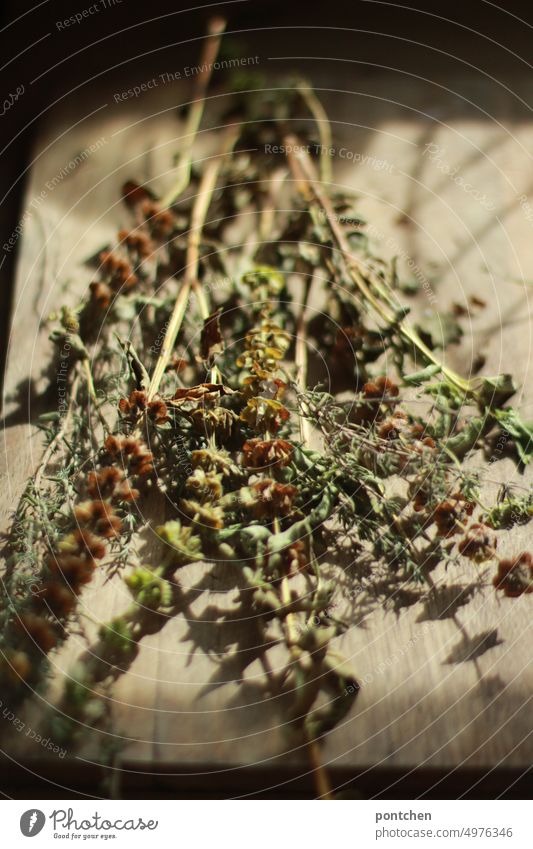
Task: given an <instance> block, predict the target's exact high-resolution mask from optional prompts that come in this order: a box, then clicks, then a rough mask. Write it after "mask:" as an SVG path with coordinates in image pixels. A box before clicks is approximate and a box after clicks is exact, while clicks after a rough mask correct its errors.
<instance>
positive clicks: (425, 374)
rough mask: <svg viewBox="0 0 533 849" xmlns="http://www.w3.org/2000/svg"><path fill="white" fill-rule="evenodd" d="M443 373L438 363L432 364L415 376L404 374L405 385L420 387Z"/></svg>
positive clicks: (417, 372) (414, 374)
mask: <svg viewBox="0 0 533 849" xmlns="http://www.w3.org/2000/svg"><path fill="white" fill-rule="evenodd" d="M440 371H441V366H440V365H439V364H438V363H432V364H431V365H429V366H427V367H426V368H424V369H422V370H421V371H416V372H414V373H413V374H404V376H403V380H404V383H412V384H413V385H414V386H419V385H420V384H421V383H425V382H426V381H427V380H430V378H432V377H435V375H436V374H439V372H440Z"/></svg>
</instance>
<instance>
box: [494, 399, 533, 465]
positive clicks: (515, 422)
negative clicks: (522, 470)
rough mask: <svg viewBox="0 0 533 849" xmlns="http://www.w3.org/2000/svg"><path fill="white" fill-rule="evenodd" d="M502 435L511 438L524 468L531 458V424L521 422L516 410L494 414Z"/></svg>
mask: <svg viewBox="0 0 533 849" xmlns="http://www.w3.org/2000/svg"><path fill="white" fill-rule="evenodd" d="M494 415H495V417H496V419H497V420H498V423H499V424H500V426H501V428H502V430H503V431H504V433H506V432H507V434H508V435H509V436H510V437H511V438H512V441H513V444H514V446H515V448H516V450H517V452H518V456H519V457H520V460H521V462H522V463H523V464H524V465H525V466H526V465H527V464H528V463H529V461H530V460H531V458H532V457H533V424H528V423H527V422H524V421H522V419H521V418H520V416H519V415H518V413H517V412H516V410H513V409H512V408H511V409H509V410H496V411H495V412H494Z"/></svg>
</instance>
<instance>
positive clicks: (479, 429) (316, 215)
mask: <svg viewBox="0 0 533 849" xmlns="http://www.w3.org/2000/svg"><path fill="white" fill-rule="evenodd" d="M222 30H223V26H222V24H221V22H218V21H217V22H215V23H214V24H213V27H212V31H211V35H210V37H209V39H208V40H207V43H206V48H205V54H204V58H206V57H207V58H208V59H209V60H210V61H206V62H205V65H206V67H208V66H209V65H210V64H212V59H213V56H214V55H216V51H217V49H218V44H219V41H220V37H221V33H222ZM208 77H209V75H208V73H207V74H203V75H201V77H200V79H199V81H198V83H197V91H196V96H195V99H194V102H193V106H192V107H191V111H190V115H189V118H188V122H187V125H188V130H189V132H188V134H186V135H187V137H188V139H189V143H188V146H187V149H186V150H184V151H182V154H181V162H180V165H181V167H180V169H179V174H180V177H179V180H178V182H177V184H176V185H175V186H174V187H172V188H171V189H170V190H169V193H168V195H167V196H166V197H165V198H162V199H159V198H157V197H155V196H154V194H153V192H152V191H151V190H150V189H149V188H148V187H147V186H143V185H139V184H138V183H136V182H134V181H132V182H130V183H128V184H127V185H125V186H124V188H123V197H124V204H125V207H126V209H127V210H128V214H129V216H130V226H129V227H128V228H126V229H123V230H121V231H120V232H119V234H118V238H117V241H116V243H115V244H114V245H113V246H112V247H108V248H106V249H105V250H103V251H102V252H101V253H100V255H99V258H98V263H97V268H96V269H95V279H94V282H92V283H91V286H90V288H89V291H88V293H87V297H86V298H85V299H84V300H83V301H82V303H80V304H79V305H78V306H77V307H75V308H73V307H66V306H64V307H62V308H61V310H60V312H59V313H58V316H57V322H58V326H57V327H56V329H54V331H53V332H52V335H51V338H52V341H53V342H54V343H55V345H56V346H57V350H58V358H57V363H56V365H57V367H58V368H61V369H63V370H64V374H65V383H66V385H67V393H66V395H67V401H66V402H65V404H64V409H62V411H61V413H52V414H51V415H49V416H47V417H44V419H43V422H42V424H43V429H44V432H45V436H46V440H47V447H46V450H45V453H44V455H43V459H42V461H41V464H40V467H39V469H38V470H37V472H36V475H35V476H34V478H33V479H32V481H31V482H30V483H29V484H28V486H27V489H26V491H25V493H24V495H23V498H22V500H21V503H20V505H19V506H18V508H17V511H16V514H15V516H14V521H13V527H12V533H11V538H10V543H9V544H10V552H11V554H10V561H9V568H8V570H7V573H6V575H5V577H4V604H3V606H2V610H1V611H0V622H1V637H0V639H1V644H0V645H1V651H2V658H3V660H2V669H1V674H2V677H3V678H4V681H5V683H4V688H5V687H7V688H8V690H9V692H10V693H11V699H12V702H13V703H16V702H17V701H18V700H21V699H23V698H24V697H25V696H26V695H27V694H28V693H30V692H31V691H32V689H34V688H35V687H38V686H42V681H43V679H44V678H45V676H46V671H47V655H48V654H49V653H50V652H51V651H52V650H53V649H54V648H55V647H56V646H58V644H60V643H61V642H62V641H63V640H64V639H65V638H66V637H67V636H68V633H69V629H70V628H72V626H73V624H74V623H75V622H76V619H77V616H78V612H77V611H78V600H79V598H80V595H81V594H82V592H83V588H84V586H85V585H86V584H88V583H89V582H90V581H91V580H92V578H93V576H94V575H95V573H96V572H98V571H99V570H102V569H104V570H111V571H112V572H120V574H121V575H122V576H123V580H124V583H125V585H126V587H127V590H128V592H129V594H130V595H131V599H132V601H131V605H130V606H129V607H128V608H127V609H125V610H124V612H123V613H122V615H121V616H119V617H118V618H116V619H114V620H113V621H111V622H109V623H108V624H107V625H104V626H103V627H101V628H100V632H99V639H98V642H97V644H95V645H93V646H91V649H90V651H89V652H87V653H86V654H85V655H84V656H83V658H82V659H80V662H78V664H77V665H76V667H75V668H74V669H73V670H72V674H71V676H70V677H69V679H68V681H67V684H66V687H65V691H64V693H63V696H62V700H61V704H60V706H59V707H60V711H59V712H58V715H57V716H55V717H51V718H50V719H51V721H52V722H53V723H54V731H55V734H56V736H58V737H59V736H61V737H62V738H63V739H64V738H65V737H71V738H72V737H73V736H74V735H78V737H83V728H84V727H85V726H87V725H91V724H97V723H101V722H104V721H105V714H106V700H105V699H103V698H102V693H103V691H104V687H105V686H106V685H107V684H108V683H109V681H110V680H112V679H113V677H116V675H117V674H120V672H121V671H125V670H126V669H127V668H128V666H129V663H130V662H131V660H132V658H133V657H134V656H135V653H136V651H137V646H138V644H139V642H140V641H141V640H142V638H143V636H144V634H145V633H146V632H147V618H148V619H150V617H152V619H151V621H150V628H151V629H153V627H154V621H155V622H159V623H160V624H159V627H162V625H163V624H164V622H165V621H166V619H167V618H168V616H172V615H176V614H177V613H179V612H180V608H179V604H177V598H178V599H179V593H177V589H179V569H180V568H182V567H184V566H186V565H188V564H191V563H195V562H198V563H202V564H205V568H206V569H207V568H210V569H217V568H222V564H223V565H224V566H227V565H228V564H229V565H231V567H232V568H233V569H234V573H235V576H236V585H237V586H238V587H239V588H240V595H241V603H242V609H243V618H244V617H246V616H247V615H249V614H248V612H249V611H250V610H251V611H252V613H253V616H254V622H255V624H256V626H257V628H258V630H259V632H260V636H261V639H262V641H263V643H264V646H265V656H266V652H267V650H268V649H269V648H270V647H272V646H273V645H274V644H278V645H281V646H284V650H285V660H284V663H283V665H282V668H281V669H278V670H277V671H276V672H275V673H270V674H269V675H268V676H267V677H269V679H270V680H269V681H268V687H269V689H270V692H273V693H279V692H286V693H290V694H291V707H290V710H289V715H288V716H287V721H288V726H289V728H290V730H291V733H292V734H294V735H295V737H296V738H297V739H299V740H301V741H303V743H304V745H306V746H307V748H308V750H309V756H310V759H311V763H312V766H313V769H314V770H315V773H316V776H317V790H318V793H319V795H321V796H322V797H324V798H327V797H328V795H330V789H329V786H328V781H327V776H326V775H325V774H324V771H323V769H322V768H321V766H320V757H319V751H318V741H319V740H320V738H321V736H322V735H324V734H325V733H326V732H327V731H328V730H330V729H331V728H333V727H334V726H335V725H336V724H337V723H338V721H339V720H340V719H341V718H342V717H343V716H344V715H345V714H346V713H347V711H348V710H349V709H350V708H351V706H352V704H353V701H354V699H355V698H356V695H357V691H358V686H359V685H358V682H357V673H356V670H351V669H350V667H349V665H348V664H347V663H346V662H345V661H344V659H343V658H342V657H341V656H340V655H339V653H338V651H337V650H336V649H335V648H334V645H335V639H336V638H337V637H338V636H339V635H340V634H341V633H342V631H343V629H344V627H345V625H344V623H343V622H342V621H340V620H339V619H338V618H337V617H335V616H334V615H333V606H334V604H333V599H334V590H335V586H334V583H333V582H332V581H331V579H329V580H328V579H327V578H326V576H325V575H326V573H325V570H324V568H323V564H324V562H325V560H326V559H327V558H328V557H329V558H330V559H331V558H333V559H335V556H336V552H337V551H338V550H340V547H341V542H342V544H343V545H344V544H345V542H346V540H348V541H349V546H350V552H351V557H352V560H353V561H354V562H357V561H358V560H359V559H361V560H362V559H366V560H367V561H368V560H370V562H371V563H372V564H375V573H376V574H377V572H378V567H377V565H378V564H381V567H382V568H386V569H387V570H389V571H390V572H391V573H393V574H395V575H396V576H400V577H401V578H402V579H408V580H412V581H413V582H418V583H421V582H422V583H423V582H426V583H428V584H430V585H431V582H432V579H431V571H432V569H433V568H434V566H435V564H437V563H439V562H442V561H445V562H447V561H452V560H456V559H457V558H467V559H468V560H470V561H471V562H472V568H473V569H478V564H480V563H487V564H489V565H490V564H494V566H493V567H491V568H492V572H493V578H492V579H493V582H494V586H495V588H496V589H497V590H498V591H500V592H503V593H504V594H505V595H506V596H509V597H515V596H518V595H521V594H523V593H530V592H532V590H533V559H532V557H531V555H530V554H529V553H527V552H523V553H519V554H517V556H516V557H515V558H514V559H505V560H499V561H498V559H497V554H496V546H497V533H496V532H497V531H500V530H502V529H503V530H505V529H509V528H510V527H512V526H513V524H517V523H524V522H526V521H529V519H530V518H531V515H532V511H533V498H532V496H531V494H530V493H525V494H521V493H520V492H519V491H518V488H512V489H511V488H509V487H507V488H505V489H502V491H501V493H500V497H499V499H498V501H497V503H496V504H494V505H492V506H487V505H486V504H484V503H483V501H482V498H481V480H480V478H479V475H476V474H473V473H472V472H471V471H470V470H469V468H468V466H467V465H465V463H464V460H465V458H467V457H468V456H469V455H470V454H471V453H472V452H474V451H475V450H477V449H478V448H479V447H481V446H484V445H488V444H489V443H490V441H491V440H492V441H494V440H496V441H497V440H498V439H499V438H500V437H501V436H502V435H503V437H504V439H505V442H506V444H507V445H508V446H510V445H513V446H514V447H515V449H516V454H517V462H519V463H522V464H526V463H527V462H528V461H529V459H530V457H531V450H532V442H531V440H532V436H533V432H532V430H531V428H530V427H529V426H527V425H526V424H524V423H523V422H522V420H521V418H520V416H519V415H518V413H517V411H516V410H515V409H514V408H513V407H512V406H510V405H509V399H510V398H511V397H512V394H513V392H514V386H513V384H512V381H511V378H510V377H509V376H508V375H499V376H496V377H494V378H490V377H485V378H475V379H466V378H464V377H462V376H460V375H459V374H456V373H455V372H454V371H452V370H451V369H449V368H448V367H447V366H445V365H444V364H442V362H441V361H440V359H439V356H438V354H437V349H438V347H439V342H438V339H437V338H436V334H433V333H432V332H431V331H429V330H428V329H427V328H423V327H418V328H417V327H415V326H412V325H411V324H410V323H409V321H408V318H407V314H408V312H409V310H408V308H407V307H406V306H405V296H404V290H405V288H406V287H405V286H404V285H403V283H402V280H401V278H400V277H399V274H398V271H397V267H396V264H395V263H394V262H393V263H387V262H385V261H383V260H382V259H380V258H379V257H378V256H375V255H374V254H373V252H372V250H371V246H370V244H369V242H368V241H367V240H366V239H365V225H364V222H363V221H362V220H361V218H360V216H359V214H358V212H357V209H356V200H355V199H354V198H352V197H350V196H349V195H347V194H343V193H340V192H338V191H335V192H332V191H331V190H330V188H329V186H328V168H329V164H328V161H327V160H326V161H324V160H321V161H320V162H318V163H317V162H315V161H314V159H313V157H312V156H310V155H309V153H307V152H306V147H308V145H307V144H306V142H307V141H308V139H306V137H305V135H303V133H304V130H303V129H302V131H301V134H300V135H299V134H298V131H295V129H294V122H291V124H290V126H291V131H290V132H289V131H288V130H287V127H288V126H289V121H288V119H289V118H290V116H291V114H292V111H293V106H294V102H295V101H296V100H301V102H303V103H304V104H305V105H306V106H307V107H308V109H309V110H310V113H311V115H312V116H314V117H315V118H317V119H319V124H318V126H319V131H320V132H321V133H322V140H323V141H324V140H325V141H327V138H328V137H329V128H328V125H327V122H326V119H325V117H324V114H323V110H322V108H321V107H320V104H319V103H318V101H317V99H316V97H315V95H314V94H313V92H312V90H311V89H310V87H309V86H308V85H307V84H305V83H298V84H297V85H295V86H294V87H293V89H292V94H290V95H287V93H286V91H285V90H284V91H283V92H282V93H279V94H278V93H277V92H269V93H268V92H267V93H266V94H265V93H262V92H260V91H258V92H257V94H256V95H254V98H253V100H250V98H246V97H245V96H244V95H240V94H239V92H238V91H236V92H235V98H234V100H235V102H234V104H233V105H232V108H231V112H229V113H228V114H227V115H226V116H225V121H226V127H225V129H223V130H222V131H220V133H219V134H218V135H216V138H214V139H213V143H214V145H215V146H216V149H215V150H214V152H213V155H212V156H211V157H209V158H208V159H207V160H206V162H207V164H206V165H205V166H202V168H200V169H197V168H196V166H195V165H194V163H193V162H192V158H191V156H192V153H191V152H192V148H193V142H194V137H195V133H196V131H197V130H198V127H199V126H200V122H201V118H202V113H203V108H204V102H205V92H206V88H207V84H208V82H209V79H208ZM213 136H215V134H213ZM272 145H278V146H280V148H281V149H283V150H285V151H286V152H287V158H286V160H283V161H281V164H280V159H279V158H277V157H273V156H269V155H268V153H267V150H268V149H271V147H272ZM317 166H318V168H317ZM319 169H320V174H319ZM236 225H238V226H239V228H240V231H239V232H240V235H239V238H238V242H239V244H238V246H234V245H235V227H236ZM311 305H312V308H311ZM313 350H315V351H319V352H320V353H321V355H322V356H323V358H325V360H326V361H327V362H328V364H329V367H330V371H331V373H332V374H333V376H334V379H333V380H332V382H331V384H330V385H329V386H328V387H327V389H326V388H325V387H324V386H323V385H320V384H317V385H313V386H310V385H309V383H310V377H309V375H310V372H311V365H316V363H314V364H313V363H310V362H309V360H310V359H312V357H311V356H310V354H309V351H313ZM335 375H337V376H339V375H340V376H342V383H341V382H340V380H339V379H338V378H336V377H335ZM421 410H423V413H422V412H420V411H421ZM147 504H148V505H149V507H148V513H147V512H146V510H147V508H146V505H147ZM147 515H148V518H146V516H147ZM154 530H155V532H156V534H157V536H158V538H159V540H160V549H159V550H160V552H161V555H160V557H159V559H157V560H152V561H149V560H143V562H142V563H139V562H136V561H135V559H134V558H133V557H132V548H133V542H134V541H136V540H137V541H138V540H139V538H141V539H142V538H143V535H144V537H146V536H147V535H149V534H150V533H151V532H153V531H154ZM344 547H345V545H344ZM373 574H374V570H373V569H371V570H370V572H369V574H368V577H367V580H368V582H369V583H370V584H371V582H372V579H373ZM379 574H382V572H381V571H380V573H379ZM356 603H357V596H355V597H354V604H356ZM154 617H155V619H154ZM157 617H159V619H158V618H157ZM265 674H266V675H267V673H265Z"/></svg>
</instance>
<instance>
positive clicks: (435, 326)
mask: <svg viewBox="0 0 533 849" xmlns="http://www.w3.org/2000/svg"><path fill="white" fill-rule="evenodd" d="M415 329H416V330H417V331H418V333H419V335H420V337H421V339H422V341H423V342H425V343H426V345H427V346H428V348H431V350H434V349H435V348H447V347H448V345H455V344H456V343H457V342H460V341H461V337H462V335H463V331H462V328H461V327H460V325H459V324H458V322H457V321H456V319H455V318H454V316H453V315H452V314H451V313H446V312H445V313H438V312H428V313H427V314H426V315H425V316H424V317H423V318H422V319H421V320H420V321H419V322H418V323H417V324H416V325H415Z"/></svg>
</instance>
